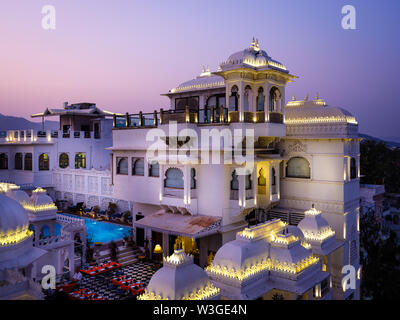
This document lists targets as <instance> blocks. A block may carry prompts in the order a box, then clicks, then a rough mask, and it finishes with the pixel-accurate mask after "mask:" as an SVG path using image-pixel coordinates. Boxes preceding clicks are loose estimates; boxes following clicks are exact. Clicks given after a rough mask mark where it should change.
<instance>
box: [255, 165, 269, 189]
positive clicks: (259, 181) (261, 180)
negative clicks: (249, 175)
mask: <svg viewBox="0 0 400 320" xmlns="http://www.w3.org/2000/svg"><path fill="white" fill-rule="evenodd" d="M257 184H258V185H259V186H260V187H264V186H266V184H267V179H265V173H264V169H263V168H261V169H260V171H258V179H257Z"/></svg>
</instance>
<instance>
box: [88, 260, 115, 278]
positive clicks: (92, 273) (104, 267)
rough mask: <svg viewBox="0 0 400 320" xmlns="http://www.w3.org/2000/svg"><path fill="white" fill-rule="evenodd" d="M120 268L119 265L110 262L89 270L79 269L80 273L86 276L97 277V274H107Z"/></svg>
mask: <svg viewBox="0 0 400 320" xmlns="http://www.w3.org/2000/svg"><path fill="white" fill-rule="evenodd" d="M120 267H121V264H120V263H118V262H114V261H111V262H108V263H102V264H100V265H98V266H93V267H91V268H89V269H81V270H80V272H82V273H84V274H87V275H89V276H97V275H99V274H102V273H105V272H108V271H111V270H114V269H117V268H120Z"/></svg>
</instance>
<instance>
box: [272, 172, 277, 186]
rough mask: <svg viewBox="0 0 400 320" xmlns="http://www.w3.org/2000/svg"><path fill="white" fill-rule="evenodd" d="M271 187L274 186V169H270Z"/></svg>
mask: <svg viewBox="0 0 400 320" xmlns="http://www.w3.org/2000/svg"><path fill="white" fill-rule="evenodd" d="M271 185H273V186H275V185H276V174H275V168H272V169H271Z"/></svg>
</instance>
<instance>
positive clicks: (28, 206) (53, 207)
mask: <svg viewBox="0 0 400 320" xmlns="http://www.w3.org/2000/svg"><path fill="white" fill-rule="evenodd" d="M22 206H23V207H24V208H25V210H28V211H32V212H41V211H48V210H57V207H56V205H55V204H54V203H49V204H42V205H32V204H29V203H22Z"/></svg>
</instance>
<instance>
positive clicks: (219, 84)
mask: <svg viewBox="0 0 400 320" xmlns="http://www.w3.org/2000/svg"><path fill="white" fill-rule="evenodd" d="M222 86H225V82H224V81H217V82H213V83H204V84H195V85H191V86H184V87H177V88H174V89H171V90H170V92H171V93H175V92H180V91H186V90H194V89H206V88H214V87H222Z"/></svg>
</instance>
